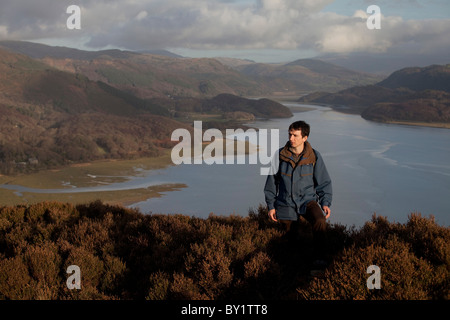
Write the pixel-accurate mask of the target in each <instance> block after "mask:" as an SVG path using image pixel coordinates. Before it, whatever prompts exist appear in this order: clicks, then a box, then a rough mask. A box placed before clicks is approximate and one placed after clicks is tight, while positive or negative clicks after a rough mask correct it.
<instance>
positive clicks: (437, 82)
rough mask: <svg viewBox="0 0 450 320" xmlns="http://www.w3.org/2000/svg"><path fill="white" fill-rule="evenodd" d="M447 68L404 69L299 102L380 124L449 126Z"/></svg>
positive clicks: (305, 98)
mask: <svg viewBox="0 0 450 320" xmlns="http://www.w3.org/2000/svg"><path fill="white" fill-rule="evenodd" d="M449 83H450V65H442V66H440V65H433V66H429V67H425V68H406V69H402V70H399V71H397V72H394V73H393V74H391V75H390V76H389V77H388V78H386V79H385V80H383V81H381V82H379V83H377V84H375V85H368V86H359V87H353V88H349V89H345V90H342V91H339V92H337V93H327V92H316V93H314V94H310V95H306V96H304V97H302V98H300V99H299V101H300V102H306V103H322V104H327V105H331V106H333V107H334V108H335V109H336V110H340V111H344V112H354V113H358V114H361V115H362V116H363V117H364V118H365V119H368V120H373V121H381V122H404V123H411V124H413V123H421V124H428V125H437V126H444V127H448V124H449V123H450V86H449Z"/></svg>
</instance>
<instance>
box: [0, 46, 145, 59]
mask: <svg viewBox="0 0 450 320" xmlns="http://www.w3.org/2000/svg"><path fill="white" fill-rule="evenodd" d="M0 47H3V48H5V49H9V50H11V51H13V52H16V53H21V54H24V55H27V56H29V57H31V58H34V59H43V58H55V59H76V60H92V59H98V58H101V57H108V58H114V59H126V58H128V57H130V56H133V55H137V53H135V52H131V51H122V50H117V49H112V50H101V51H84V50H79V49H73V48H67V47H53V46H48V45H44V44H40V43H34V42H26V41H0Z"/></svg>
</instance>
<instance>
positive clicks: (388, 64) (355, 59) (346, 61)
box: [315, 48, 448, 77]
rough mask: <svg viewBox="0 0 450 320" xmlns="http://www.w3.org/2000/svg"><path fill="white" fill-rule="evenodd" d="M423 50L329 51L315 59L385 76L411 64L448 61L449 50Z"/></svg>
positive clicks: (420, 65)
mask: <svg viewBox="0 0 450 320" xmlns="http://www.w3.org/2000/svg"><path fill="white" fill-rule="evenodd" d="M421 51H422V50H409V51H408V50H399V51H396V52H395V51H391V50H389V51H388V52H383V53H368V52H353V53H328V54H323V55H320V56H317V57H316V58H315V59H319V60H322V61H325V62H329V63H332V64H335V65H338V66H342V67H344V68H349V69H351V70H355V71H359V72H369V73H371V74H379V75H384V76H385V77H387V76H388V75H390V74H392V73H393V72H395V71H397V70H400V69H404V68H408V67H410V66H416V67H422V68H423V67H426V66H429V65H433V64H438V65H442V64H446V63H448V50H445V49H440V50H439V49H437V50H436V49H435V48H434V49H433V50H432V51H433V52H428V53H423V52H421ZM430 51H431V50H430Z"/></svg>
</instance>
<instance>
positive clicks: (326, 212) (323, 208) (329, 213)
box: [322, 206, 331, 219]
mask: <svg viewBox="0 0 450 320" xmlns="http://www.w3.org/2000/svg"><path fill="white" fill-rule="evenodd" d="M322 210H323V212H324V213H325V219H328V218H329V217H330V215H331V210H330V207H329V206H323V207H322Z"/></svg>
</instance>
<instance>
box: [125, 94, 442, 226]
mask: <svg viewBox="0 0 450 320" xmlns="http://www.w3.org/2000/svg"><path fill="white" fill-rule="evenodd" d="M286 105H287V106H290V107H294V106H298V104H294V103H286ZM302 106H304V105H302ZM308 107H311V108H313V110H311V111H307V112H298V113H294V117H293V118H289V119H274V120H270V121H256V122H253V123H251V125H252V126H254V127H257V128H260V129H279V130H280V145H281V146H282V145H284V144H285V142H286V141H287V139H288V135H287V128H288V127H289V124H291V123H292V122H293V121H296V120H304V121H306V122H308V123H309V124H310V125H311V134H310V137H309V142H310V143H311V145H312V146H313V147H314V148H315V149H317V150H318V151H319V152H320V153H321V155H322V156H323V158H324V161H325V163H326V166H327V168H328V171H329V173H330V176H331V178H332V181H333V204H332V207H331V209H332V215H331V218H330V222H331V223H342V224H346V225H356V226H361V225H362V224H364V222H366V221H368V220H370V218H371V217H372V215H373V214H374V213H376V214H377V215H382V216H386V217H387V218H388V219H389V221H391V222H401V223H404V222H406V221H407V219H408V215H409V214H411V213H413V212H418V213H421V214H422V215H424V216H428V215H430V214H431V215H433V216H434V217H435V218H436V221H437V222H438V223H439V224H441V225H449V221H450V219H449V218H450V214H449V207H450V130H448V129H439V128H429V127H417V126H406V125H393V124H380V123H375V122H370V121H366V120H364V119H362V118H361V117H360V116H358V115H349V114H343V113H339V112H336V111H333V110H332V109H330V108H328V107H321V106H308ZM247 163H248V161H247ZM260 168H261V165H250V164H245V165H237V164H235V165H231V164H230V165H226V164H224V165H217V164H213V165H207V164H201V165H185V164H182V165H179V166H175V167H171V168H169V169H164V170H160V171H159V172H158V180H164V181H165V182H179V183H185V184H187V185H188V188H185V189H182V190H180V191H173V192H168V193H166V194H164V195H163V197H161V198H153V199H149V200H147V201H144V202H140V203H137V204H134V205H133V207H137V208H139V209H140V210H141V211H142V212H153V213H184V214H189V215H194V216H198V217H206V216H208V215H209V214H210V213H211V212H212V213H214V214H216V215H229V214H238V215H246V214H247V213H248V210H249V208H256V207H257V206H258V205H259V204H264V194H263V187H264V182H265V179H266V177H265V176H261V175H260V174H259V172H260Z"/></svg>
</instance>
